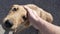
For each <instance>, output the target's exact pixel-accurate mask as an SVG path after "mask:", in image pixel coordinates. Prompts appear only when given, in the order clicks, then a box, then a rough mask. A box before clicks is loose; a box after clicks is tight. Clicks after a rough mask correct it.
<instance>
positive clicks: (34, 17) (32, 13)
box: [24, 6, 38, 19]
mask: <svg viewBox="0 0 60 34" xmlns="http://www.w3.org/2000/svg"><path fill="white" fill-rule="evenodd" d="M24 8H25V9H26V10H27V15H28V17H30V18H33V19H37V18H38V17H37V13H36V11H34V10H32V9H30V8H29V7H27V6H24Z"/></svg>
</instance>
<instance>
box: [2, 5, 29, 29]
mask: <svg viewBox="0 0 60 34" xmlns="http://www.w3.org/2000/svg"><path fill="white" fill-rule="evenodd" d="M26 14H27V12H26V10H25V9H24V7H23V6H22V5H13V6H12V8H11V9H10V11H9V13H8V15H7V16H6V17H5V18H4V21H3V22H4V23H3V26H4V28H5V29H12V30H16V29H17V28H18V27H21V30H22V29H23V28H24V27H25V28H26V27H28V26H29V22H28V20H27V15H26Z"/></svg>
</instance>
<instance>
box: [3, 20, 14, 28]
mask: <svg viewBox="0 0 60 34" xmlns="http://www.w3.org/2000/svg"><path fill="white" fill-rule="evenodd" d="M4 26H5V27H6V28H11V27H12V26H13V23H12V22H11V21H10V20H6V21H5V23H4Z"/></svg>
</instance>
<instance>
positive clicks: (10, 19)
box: [3, 4, 53, 34]
mask: <svg viewBox="0 0 60 34" xmlns="http://www.w3.org/2000/svg"><path fill="white" fill-rule="evenodd" d="M23 6H28V7H29V8H30V9H32V10H34V11H36V13H37V14H38V16H40V17H41V18H42V19H44V20H46V21H48V22H50V23H52V21H53V17H52V15H51V14H50V13H48V12H46V11H44V10H43V9H42V8H39V7H38V6H36V5H34V4H27V5H13V6H12V8H11V9H10V11H9V14H8V15H7V16H6V17H5V18H4V21H3V22H4V23H3V25H4V28H5V29H9V30H12V31H14V33H15V34H17V33H16V32H19V31H22V30H24V29H26V28H28V27H30V26H31V23H30V22H29V21H28V19H27V15H26V14H27V11H26V9H25V8H24V7H23ZM32 25H33V24H32Z"/></svg>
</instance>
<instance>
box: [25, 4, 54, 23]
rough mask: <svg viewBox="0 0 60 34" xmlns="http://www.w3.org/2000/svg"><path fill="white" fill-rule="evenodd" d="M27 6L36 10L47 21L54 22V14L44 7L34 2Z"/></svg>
mask: <svg viewBox="0 0 60 34" xmlns="http://www.w3.org/2000/svg"><path fill="white" fill-rule="evenodd" d="M26 6H28V7H29V8H31V9H32V10H35V11H36V13H37V14H38V16H40V17H41V18H42V19H44V20H46V21H47V22H50V23H51V22H53V16H52V15H51V14H50V13H49V12H47V11H45V10H43V9H42V8H40V7H38V6H36V5H34V4H27V5H26Z"/></svg>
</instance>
